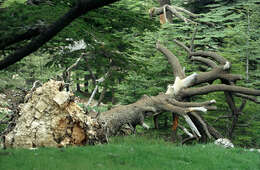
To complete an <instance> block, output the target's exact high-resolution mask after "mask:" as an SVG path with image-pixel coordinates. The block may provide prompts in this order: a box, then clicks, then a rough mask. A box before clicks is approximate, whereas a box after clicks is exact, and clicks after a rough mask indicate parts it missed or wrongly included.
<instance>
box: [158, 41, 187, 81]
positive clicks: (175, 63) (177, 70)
mask: <svg viewBox="0 0 260 170" xmlns="http://www.w3.org/2000/svg"><path fill="white" fill-rule="evenodd" d="M156 48H157V49H158V50H159V51H160V52H161V53H163V54H164V56H165V57H166V58H167V59H168V62H169V63H170V65H171V67H172V70H173V74H174V76H175V77H177V76H179V77H180V78H181V79H183V78H184V77H185V74H184V72H183V69H182V66H181V64H180V62H179V59H178V58H177V57H176V56H175V55H174V54H173V53H172V52H171V51H170V50H168V49H167V48H165V47H164V46H163V45H161V44H160V43H159V42H157V43H156Z"/></svg>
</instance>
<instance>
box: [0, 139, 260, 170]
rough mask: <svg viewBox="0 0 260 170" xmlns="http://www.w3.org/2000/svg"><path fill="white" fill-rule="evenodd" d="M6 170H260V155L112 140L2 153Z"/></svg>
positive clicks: (212, 147)
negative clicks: (88, 144)
mask: <svg viewBox="0 0 260 170" xmlns="http://www.w3.org/2000/svg"><path fill="white" fill-rule="evenodd" d="M0 169H3V170H25V169H26V170H48V169H50V170H72V169H75V170H81V169H82V170H83V169H84V170H85V169H142V170H143V169H149V170H151V169H180V170H185V169H189V170H190V169H192V170H194V169H195V170H196V169H198V170H203V169H205V170H206V169H207V170H208V169H211V170H214V169H216V170H220V169H221V170H225V169H228V170H229V169H247V170H249V169H252V170H253V169H255V170H257V169H260V154H259V153H258V152H249V151H246V150H245V149H243V148H234V149H225V148H222V147H219V146H216V145H214V144H207V145H202V144H199V145H190V146H186V145H183V146H177V145H174V144H172V143H169V142H165V141H164V140H159V139H151V138H148V137H146V136H139V135H135V136H127V137H114V138H111V140H110V143H109V144H105V145H96V146H85V147H83V146H82V147H67V148H39V149H35V150H28V149H7V150H1V149H0Z"/></svg>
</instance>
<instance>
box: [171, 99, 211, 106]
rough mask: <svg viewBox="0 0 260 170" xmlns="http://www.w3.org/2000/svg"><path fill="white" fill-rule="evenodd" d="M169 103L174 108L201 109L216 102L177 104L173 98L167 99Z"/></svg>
mask: <svg viewBox="0 0 260 170" xmlns="http://www.w3.org/2000/svg"><path fill="white" fill-rule="evenodd" d="M166 100H167V101H168V102H169V103H171V104H173V105H175V106H179V107H201V106H204V107H205V106H208V105H211V104H215V103H216V101H215V100H210V101H206V102H201V103H198V102H179V101H177V100H175V99H173V98H169V99H166Z"/></svg>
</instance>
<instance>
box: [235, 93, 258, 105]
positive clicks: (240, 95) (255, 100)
mask: <svg viewBox="0 0 260 170" xmlns="http://www.w3.org/2000/svg"><path fill="white" fill-rule="evenodd" d="M234 95H235V96H237V97H241V98H244V99H247V100H250V101H252V102H255V103H256V104H260V101H258V100H257V98H256V97H254V96H248V95H245V94H240V93H234Z"/></svg>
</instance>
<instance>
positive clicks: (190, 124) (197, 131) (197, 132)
mask: <svg viewBox="0 0 260 170" xmlns="http://www.w3.org/2000/svg"><path fill="white" fill-rule="evenodd" d="M182 116H183V117H184V119H185V121H186V122H187V123H188V125H189V126H190V128H191V130H192V131H193V132H195V133H196V135H198V137H199V138H201V134H200V132H199V130H198V129H197V127H196V126H195V125H194V123H193V122H192V120H191V119H190V117H189V116H188V115H182Z"/></svg>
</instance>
